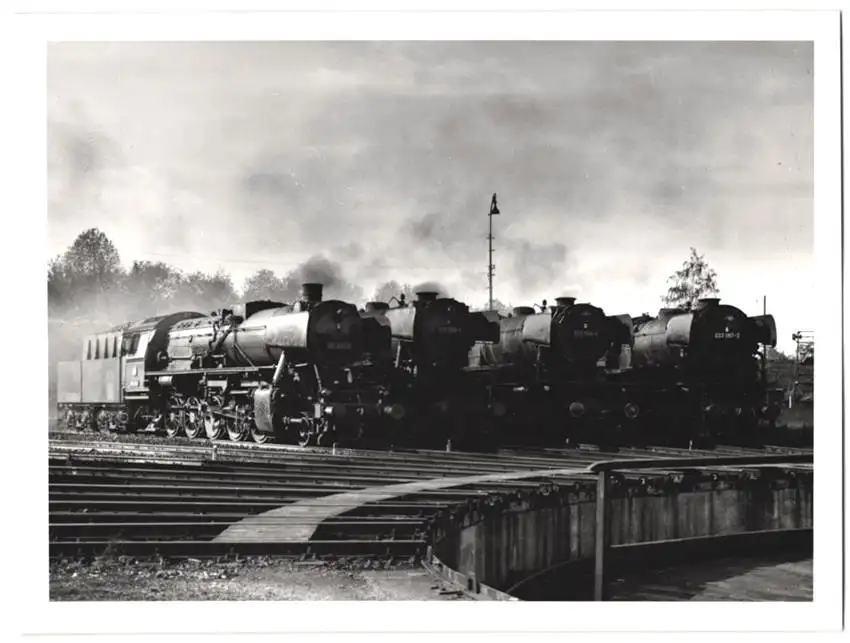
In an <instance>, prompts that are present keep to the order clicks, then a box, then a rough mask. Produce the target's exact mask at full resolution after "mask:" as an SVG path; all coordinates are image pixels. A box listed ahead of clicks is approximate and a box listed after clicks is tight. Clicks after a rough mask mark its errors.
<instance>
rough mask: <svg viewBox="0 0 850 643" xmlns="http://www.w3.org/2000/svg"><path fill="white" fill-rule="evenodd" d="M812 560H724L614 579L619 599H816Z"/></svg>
mask: <svg viewBox="0 0 850 643" xmlns="http://www.w3.org/2000/svg"><path fill="white" fill-rule="evenodd" d="M812 578H813V577H812V559H811V557H809V558H802V557H799V556H788V557H785V558H779V557H773V558H766V559H752V558H746V559H742V558H725V559H718V560H713V561H706V562H700V563H695V564H693V565H686V566H679V567H674V568H667V569H658V570H653V571H652V572H648V573H645V574H641V575H638V576H634V577H628V576H627V577H625V578H619V579H612V583H611V586H610V591H611V600H615V601H811V600H812V593H813V591H812V585H813V580H812Z"/></svg>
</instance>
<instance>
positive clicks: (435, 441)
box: [361, 291, 499, 446]
mask: <svg viewBox="0 0 850 643" xmlns="http://www.w3.org/2000/svg"><path fill="white" fill-rule="evenodd" d="M416 296H417V299H416V301H414V302H413V303H412V304H409V303H408V302H406V301H405V298H404V295H401V296H400V297H399V299H398V300H397V302H398V304H397V306H395V307H390V305H389V304H388V303H385V302H370V303H368V304H367V305H366V309H365V311H364V312H362V313H361V314H362V316H363V318H364V319H368V320H373V321H376V322H378V323H380V324H382V325H384V326H385V327H386V328H388V329H389V333H390V335H391V337H392V343H391V351H390V352H389V353H387V354H385V355H382V356H373V357H374V361H375V363H376V364H380V365H381V366H382V368H383V369H384V372H386V373H387V378H386V381H388V382H389V383H390V385H389V389H390V397H391V399H393V400H394V401H398V402H400V403H401V404H402V405H403V406H404V407H405V409H406V410H407V411H408V416H407V420H408V421H407V422H406V424H405V435H404V438H405V439H406V440H408V441H410V442H412V443H416V444H424V445H428V446H437V445H440V446H441V445H444V444H446V443H447V442H449V441H451V442H452V443H454V444H455V445H457V446H463V445H467V444H468V445H470V446H472V445H478V446H480V445H482V444H483V443H485V442H492V438H493V436H491V435H489V433H490V431H489V430H490V428H491V427H490V422H489V419H490V417H489V416H490V414H491V413H493V412H498V410H497V409H494V408H493V407H492V406H491V405H489V404H487V399H486V391H485V390H484V389H481V388H478V387H475V386H473V385H472V382H471V381H470V380H469V378H466V377H464V370H465V368H466V366H467V357H468V354H469V350H470V348H471V347H472V345H473V344H474V343H475V342H482V343H492V342H498V341H499V332H498V331H499V329H498V325H497V324H496V323H494V322H491V321H490V320H489V319H488V318H487V316H486V315H485V314H484V313H480V312H470V310H469V306H467V305H466V304H464V303H462V302H460V301H457V300H456V299H451V298H448V297H438V293H436V292H432V291H422V292H417V293H416Z"/></svg>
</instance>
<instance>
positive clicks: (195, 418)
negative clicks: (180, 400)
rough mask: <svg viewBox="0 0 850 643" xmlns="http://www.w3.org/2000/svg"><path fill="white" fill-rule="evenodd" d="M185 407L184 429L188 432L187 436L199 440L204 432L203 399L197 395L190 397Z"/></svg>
mask: <svg viewBox="0 0 850 643" xmlns="http://www.w3.org/2000/svg"><path fill="white" fill-rule="evenodd" d="M183 408H184V411H183V430H184V431H185V432H186V437H188V438H191V439H192V440H197V439H198V438H199V437H201V435H202V434H203V433H204V413H203V408H202V406H201V401H200V400H199V399H198V398H196V397H190V398H189V399H188V400H186V404H185V405H184V407H183Z"/></svg>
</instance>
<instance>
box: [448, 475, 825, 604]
mask: <svg viewBox="0 0 850 643" xmlns="http://www.w3.org/2000/svg"><path fill="white" fill-rule="evenodd" d="M714 477H715V478H716V476H714ZM812 489H813V478H812V477H811V476H810V475H805V476H800V475H796V476H793V477H788V478H786V477H780V478H778V479H771V478H770V477H761V478H754V479H752V478H746V477H740V479H733V480H731V481H724V480H720V481H718V480H714V479H712V478H710V477H708V476H703V477H698V478H695V479H694V478H692V479H689V480H687V481H678V482H676V483H672V484H671V483H670V481H669V479H668V480H666V482H665V483H663V484H660V485H657V486H653V484H652V483H650V484H646V483H645V481H644V482H643V483H636V482H635V481H630V482H625V483H624V482H622V481H621V482H620V484H618V485H614V487H613V488H612V491H611V506H610V511H611V513H610V515H611V523H610V529H611V536H610V538H611V541H610V542H611V545H614V546H616V545H621V544H630V543H639V542H650V541H659V540H669V539H676V538H694V537H702V536H713V535H726V534H735V533H743V532H752V531H762V530H771V529H793V528H811V527H812ZM595 518H596V498H595V488H594V487H593V485H591V484H581V483H580V484H576V485H574V486H572V487H570V488H566V489H557V490H555V491H551V490H549V491H548V492H547V493H546V494H545V495H541V494H527V495H525V496H524V497H522V496H519V495H517V496H515V497H514V498H512V499H510V500H508V501H503V502H502V503H501V505H499V506H497V507H491V508H489V510H488V508H487V507H474V508H469V510H468V511H466V512H465V514H464V515H462V516H458V515H457V514H455V515H453V516H451V517H450V519H449V520H444V521H442V522H441V523H440V524H438V525H437V526H436V529H435V539H434V542H435V545H434V553H435V554H436V555H437V556H438V557H439V558H440V559H441V560H442V561H443V562H444V563H445V564H446V565H448V566H449V567H452V568H453V569H455V570H457V571H458V572H460V573H462V574H465V575H467V576H471V577H473V578H475V580H476V581H477V582H479V583H483V584H485V585H489V586H491V587H494V588H495V589H499V590H507V589H509V588H510V587H511V586H513V585H514V584H516V583H518V582H520V581H522V580H523V579H525V578H527V577H529V576H531V575H533V574H536V573H539V572H542V571H543V570H546V569H548V568H550V567H553V566H556V565H560V564H563V563H565V562H568V561H572V560H580V559H586V558H592V557H593V554H594V539H595Z"/></svg>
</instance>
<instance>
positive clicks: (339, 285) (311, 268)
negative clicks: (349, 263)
mask: <svg viewBox="0 0 850 643" xmlns="http://www.w3.org/2000/svg"><path fill="white" fill-rule="evenodd" d="M311 282H312V283H321V284H323V286H324V290H323V295H322V296H323V297H324V298H325V299H341V300H342V301H348V302H352V303H361V302H362V301H363V289H362V288H361V287H360V286H358V285H357V284H354V283H352V282H350V281H348V279H346V278H345V277H344V276H343V273H342V266H341V265H340V264H339V263H337V262H336V261H333V260H331V259H328V258H327V257H325V256H324V255H314V256H312V257H310V258H309V259H307V260H306V261H305V262H304V263H302V264H301V265H300V266H298V267H297V268H295V269H294V270H293V271H292V272H290V273H289V275H288V276H287V284H288V288H289V290H290V291H291V292H292V294H293V296H292V299H295V298H296V296H297V293H298V289H299V287H300V286H301V284H302V283H311Z"/></svg>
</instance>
